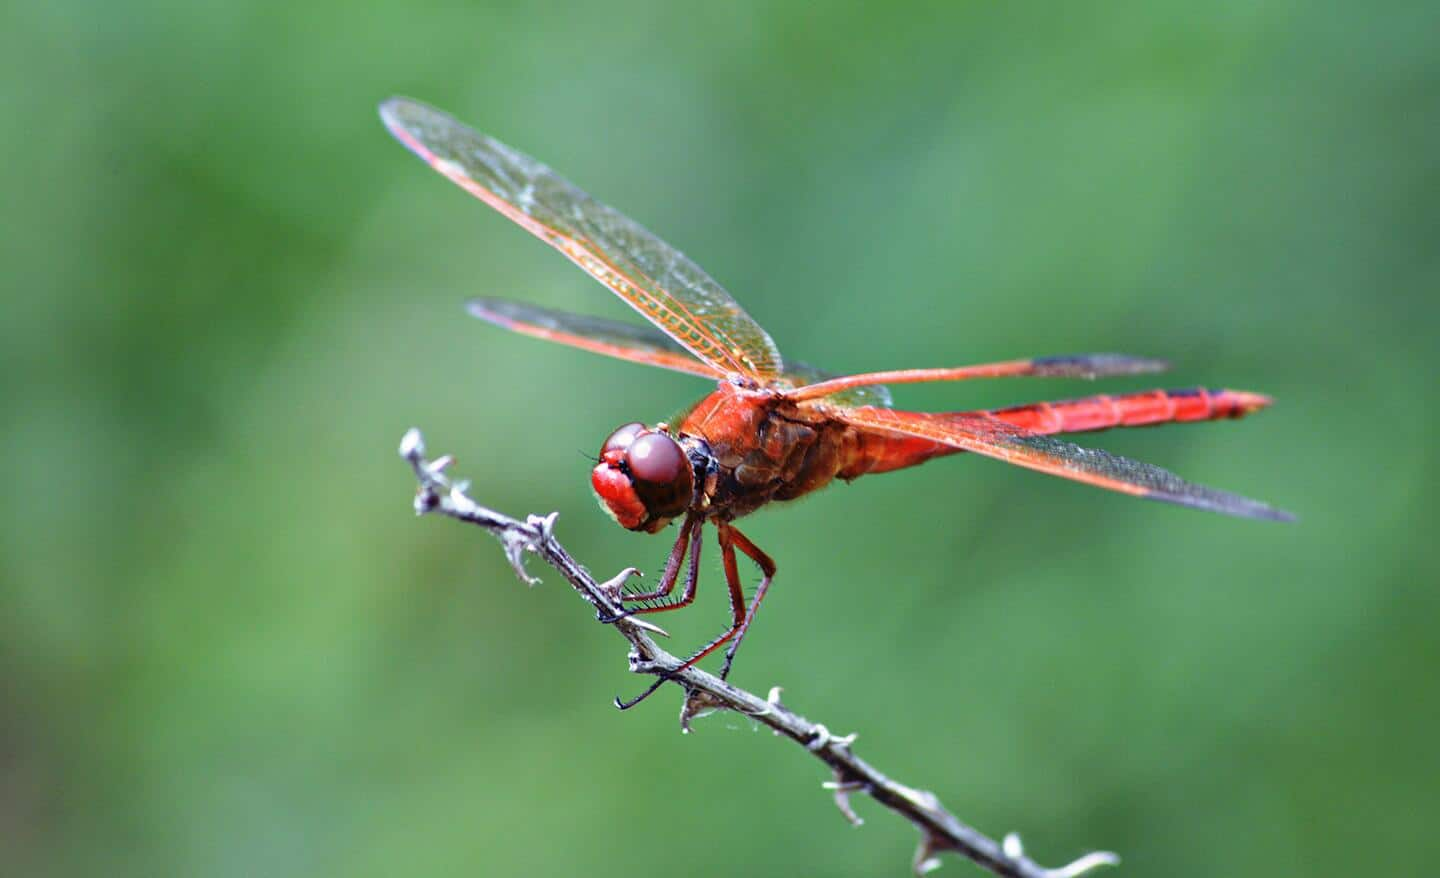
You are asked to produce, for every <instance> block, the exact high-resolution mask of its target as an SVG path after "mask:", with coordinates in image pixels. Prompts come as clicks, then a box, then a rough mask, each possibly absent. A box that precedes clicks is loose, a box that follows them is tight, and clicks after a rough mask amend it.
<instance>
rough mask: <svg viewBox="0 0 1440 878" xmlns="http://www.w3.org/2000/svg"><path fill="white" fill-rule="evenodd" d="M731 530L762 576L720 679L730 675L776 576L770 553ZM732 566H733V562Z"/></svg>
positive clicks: (732, 642)
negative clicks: (738, 652)
mask: <svg viewBox="0 0 1440 878" xmlns="http://www.w3.org/2000/svg"><path fill="white" fill-rule="evenodd" d="M729 530H730V535H731V537H732V538H733V539H734V543H735V547H736V548H738V549H739V550H740V551H742V552H744V553H745V554H746V555H748V556H750V560H752V561H754V562H755V563H756V564H758V565H760V573H761V575H762V578H761V580H760V585H759V586H757V587H756V589H755V597H754V598H752V599H751V600H750V610H749V612H747V613H745V617H744V618H743V619H742V620H740V624H739V627H738V628H737V629H736V630H735V631H734V632H733V633H734V635H735V639H734V640H732V641H731V642H730V648H729V649H727V650H725V664H724V665H721V667H720V679H722V680H724V679H725V678H726V677H728V676H729V675H730V665H731V664H732V663H733V662H734V661H735V652H736V651H737V650H738V649H740V642H741V641H743V640H744V639H745V632H747V631H749V630H750V623H751V622H753V621H755V613H756V611H758V610H759V609H760V602H761V601H763V600H764V599H765V593H766V592H767V591H769V590H770V581H771V580H772V579H774V578H775V561H774V560H773V559H771V557H770V556H769V555H767V554H765V553H764V552H762V551H761V550H760V548H759V547H758V546H756V545H755V544H754V543H752V542H750V540H749V538H748V537H746V536H745V535H744V534H742V533H741V532H740V531H738V530H736V529H735V528H733V527H731V528H729ZM731 566H732V567H733V563H732V565H731ZM725 572H726V576H727V577H728V576H729V574H730V567H727V568H726V571H725ZM734 589H735V585H734V584H732V585H731V591H732V593H733V592H734ZM741 606H744V601H743V600H742V601H741Z"/></svg>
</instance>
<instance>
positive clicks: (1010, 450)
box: [829, 406, 1294, 521]
mask: <svg viewBox="0 0 1440 878" xmlns="http://www.w3.org/2000/svg"><path fill="white" fill-rule="evenodd" d="M829 413H830V414H831V415H832V416H833V417H835V418H837V419H838V420H841V421H844V422H846V423H848V424H852V425H854V426H856V427H860V428H862V429H865V430H877V431H881V432H885V433H892V434H900V435H903V436H915V437H918V438H921V439H929V440H932V441H934V442H939V443H941V444H944V445H949V446H951V447H952V448H959V449H962V450H964V451H971V452H974V453H976V454H983V455H985V456H986V457H993V458H995V459H997V460H1003V461H1005V462H1006V463H1013V464H1015V465H1016V466H1023V467H1026V468H1028V469H1033V470H1038V471H1040V472H1043V473H1049V474H1051V475H1054V476H1060V477H1061V478H1066V479H1073V480H1075V481H1077V482H1084V483H1086V484H1089V485H1095V486H1097V487H1100V488H1108V489H1109V490H1111V491H1119V492H1121V493H1124V494H1132V495H1134V496H1136V497H1147V498H1149V499H1151V500H1164V501H1166V502H1168V503H1178V504H1180V505H1181V506H1192V507H1194V508H1196V509H1207V510H1209V511H1211V512H1219V513H1222V514H1224V515H1234V516H1238V517H1241V518H1268V519H1272V520H1275V521H1294V516H1292V515H1291V514H1290V513H1288V512H1283V511H1281V510H1279V509H1276V508H1274V507H1272V506H1269V505H1266V504H1265V503H1261V502H1260V501H1258V500H1251V499H1249V498H1246V497H1241V496H1239V495H1238V494H1231V493H1229V492H1226V491H1219V490H1216V489H1214V488H1206V487H1203V486H1201V485H1196V484H1192V483H1190V482H1187V481H1185V480H1184V479H1182V478H1180V477H1179V476H1177V475H1175V474H1174V473H1172V472H1170V471H1169V470H1164V469H1161V468H1160V467H1158V466H1151V465H1150V464H1148V463H1141V462H1140V461H1138V460H1131V459H1129V458H1126V457H1121V456H1120V455H1118V454H1111V453H1109V452H1108V451H1101V450H1099V449H1093V448H1082V447H1080V446H1079V445H1073V444H1071V443H1069V442H1065V441H1063V440H1060V439H1056V438H1054V437H1053V436H1045V435H1042V434H1039V433H1033V432H1031V431H1029V430H1025V429H1022V428H1020V427H1016V426H1013V425H1011V424H1007V423H1005V422H1004V421H1001V420H999V419H998V418H994V417H991V416H989V415H985V414H976V413H970V412H964V413H954V414H949V413H946V414H930V413H925V412H905V411H896V410H894V409H885V408H873V407H869V406H865V407H860V408H836V409H833V410H831V411H830V412H829Z"/></svg>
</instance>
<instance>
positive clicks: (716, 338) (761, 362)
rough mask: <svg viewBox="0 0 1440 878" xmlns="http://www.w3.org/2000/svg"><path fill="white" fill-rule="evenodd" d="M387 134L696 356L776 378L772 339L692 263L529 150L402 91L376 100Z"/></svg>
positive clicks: (721, 367)
mask: <svg viewBox="0 0 1440 878" xmlns="http://www.w3.org/2000/svg"><path fill="white" fill-rule="evenodd" d="M380 118H381V119H382V120H384V122H385V125H386V127H387V128H389V129H390V133H391V134H394V135H395V137H396V138H397V139H398V140H399V141H400V142H401V143H403V144H404V145H405V146H406V147H407V148H409V149H410V150H411V151H412V152H414V153H415V154H416V155H418V156H420V157H421V158H422V159H424V160H425V161H426V162H428V163H429V164H430V166H431V167H433V168H434V169H435V170H437V171H439V172H440V173H442V174H444V175H445V176H447V177H449V178H450V179H451V180H452V181H454V182H455V183H457V184H458V185H459V186H461V187H462V188H464V189H465V190H466V191H468V192H470V193H471V194H472V195H474V196H476V197H477V198H479V199H480V200H482V201H484V202H485V203H486V204H488V205H490V206H491V207H493V208H495V209H496V210H498V211H500V212H501V213H502V214H504V215H505V216H506V217H508V218H509V219H511V220H513V221H514V222H515V223H517V224H518V225H520V226H522V227H523V228H524V229H525V230H526V231H529V232H530V233H531V234H533V235H535V236H536V237H538V238H540V239H541V240H543V241H545V242H546V243H547V244H550V245H551V246H552V247H555V248H556V249H558V250H559V251H560V252H561V253H564V254H565V255H566V256H568V257H569V258H570V259H571V261H573V262H574V263H575V264H576V265H579V266H580V267H581V268H583V269H584V270H585V271H586V272H588V273H589V274H590V276H592V277H594V278H595V279H596V280H598V281H600V282H601V283H602V284H604V285H605V286H607V287H609V288H610V290H611V291H613V292H614V293H615V294H616V295H618V296H619V297H620V298H622V299H624V300H625V302H626V303H628V304H629V305H630V306H631V307H632V308H634V309H635V310H636V311H639V312H640V313H641V314H643V315H644V316H645V318H646V319H647V320H649V321H650V322H651V323H654V324H655V325H656V326H658V327H659V328H660V329H661V330H663V331H664V332H665V333H666V334H667V335H669V336H670V337H671V338H673V339H674V340H675V341H677V342H679V343H680V345H681V346H683V347H684V348H685V349H686V350H688V351H690V352H691V353H692V354H694V355H695V356H696V357H698V358H699V359H700V360H701V361H702V362H704V363H707V364H708V365H710V366H712V367H714V368H715V369H716V370H718V371H719V372H722V373H732V372H738V373H740V374H742V375H747V376H749V377H751V378H755V379H757V380H761V381H767V380H770V379H773V378H777V377H779V376H780V375H781V374H782V372H783V362H782V360H781V358H780V353H779V351H777V350H776V348H775V343H774V342H773V341H771V340H770V336H769V335H767V334H766V333H765V330H764V329H762V328H761V327H760V325H759V324H758V323H756V322H755V321H754V320H753V319H751V317H750V315H748V314H746V313H745V311H744V310H743V309H742V308H741V307H740V306H739V304H737V303H736V302H735V300H734V299H732V298H731V297H730V294H729V293H726V292H725V290H723V289H721V287H720V285H719V284H717V283H716V282H715V281H714V280H712V279H711V278H710V276H709V275H707V274H706V273H705V272H704V271H702V270H701V269H700V267H699V266H697V265H696V264H695V263H693V262H691V261H690V260H689V259H687V258H686V257H685V256H684V255H683V254H682V253H680V251H678V250H676V249H675V248H673V247H671V246H670V245H668V244H666V243H665V242H664V241H661V240H660V239H659V238H657V237H655V236H654V235H652V234H651V233H650V232H648V231H646V230H645V228H644V227H642V226H641V225H640V224H639V223H637V222H635V221H634V220H632V219H630V218H629V217H626V216H625V215H624V214H621V213H620V212H619V211H617V210H615V209H614V208H611V207H607V206H606V205H604V204H601V203H600V202H598V201H596V200H595V199H593V198H591V197H590V196H589V195H586V194H585V193H584V192H582V191H581V190H580V189H578V188H576V187H575V186H574V185H572V184H571V183H569V182H568V181H566V180H565V179H564V178H562V177H561V176H560V175H558V174H556V173H555V172H554V171H552V170H550V169H549V168H548V167H546V166H545V165H543V164H541V163H540V162H537V161H536V160H534V159H532V158H530V157H529V156H527V155H525V154H523V153H520V152H517V151H515V150H513V149H511V148H510V147H508V146H506V145H505V144H503V143H500V142H499V141H497V140H495V139H493V138H490V137H486V136H485V135H483V134H480V133H478V132H476V131H473V130H471V129H470V128H468V127H466V126H465V125H462V124H461V123H460V122H458V121H456V120H455V119H453V118H452V117H450V116H449V115H447V114H445V113H442V112H440V111H439V110H436V109H433V108H431V107H427V106H426V105H424V104H421V103H417V102H415V101H411V100H408V99H406V98H391V99H390V100H388V101H386V102H385V103H383V104H381V105H380Z"/></svg>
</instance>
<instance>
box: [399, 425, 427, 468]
mask: <svg viewBox="0 0 1440 878" xmlns="http://www.w3.org/2000/svg"><path fill="white" fill-rule="evenodd" d="M400 456H401V457H403V458H405V459H406V460H415V459H416V458H421V457H424V456H425V437H424V436H422V435H420V431H419V430H418V429H417V428H415V427H411V428H410V429H408V430H406V431H405V435H404V436H401V437H400Z"/></svg>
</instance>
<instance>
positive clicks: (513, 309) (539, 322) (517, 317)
mask: <svg viewBox="0 0 1440 878" xmlns="http://www.w3.org/2000/svg"><path fill="white" fill-rule="evenodd" d="M466 308H467V310H469V312H470V313H471V314H473V315H474V316H476V317H479V318H480V319H481V320H485V321H487V322H489V323H493V324H495V325H496V326H502V327H504V328H505V329H509V330H511V331H513V332H519V333H522V334H524V335H529V336H532V337H534V338H543V339H545V340H546V341H554V342H559V343H560V344H567V345H570V346H571V347H577V348H581V349H583V350H587V351H591V352H593V353H597V354H604V355H605V356H608V357H617V358H619V359H621V360H629V361H630V362H632V363H644V364H645V365H647V366H659V367H660V368H662V369H673V370H675V371H676V372H688V373H690V374H691V375H699V376H702V377H704V378H723V377H725V376H724V373H722V372H720V371H719V370H717V369H715V368H713V367H711V366H708V365H706V364H705V363H702V362H700V361H699V360H697V359H695V356H694V355H693V354H691V353H690V352H689V351H687V350H686V349H685V348H683V347H681V346H680V345H679V344H678V343H676V342H675V341H674V340H673V339H672V338H670V336H668V335H666V334H665V333H663V332H660V331H659V330H657V329H654V328H652V327H649V326H639V325H636V324H634V323H622V322H620V321H618V320H607V319H605V318H603V317H589V316H586V315H583V314H571V313H569V312H566V311H555V310H551V309H549V308H541V307H539V306H538V305H527V304H525V303H523V302H512V301H509V300H507V299H494V298H480V299H471V300H470V301H469V302H467V303H466ZM833 377H835V373H833V372H826V371H824V370H822V369H817V368H815V367H814V366H809V365H806V364H805V363H794V364H792V365H791V366H790V368H789V369H788V370H787V371H786V372H785V373H784V374H783V375H781V376H780V379H779V381H778V382H776V383H777V384H778V385H779V386H782V387H784V386H790V387H798V386H800V385H802V384H812V383H814V382H816V381H824V380H825V379H827V378H833ZM826 400H827V401H829V402H833V403H835V404H837V405H874V406H888V405H890V404H891V400H890V392H889V391H888V390H886V389H885V388H884V387H880V386H866V387H854V388H849V389H846V390H843V391H840V392H838V393H836V394H835V395H834V396H830V397H826Z"/></svg>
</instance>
